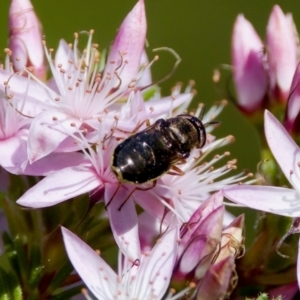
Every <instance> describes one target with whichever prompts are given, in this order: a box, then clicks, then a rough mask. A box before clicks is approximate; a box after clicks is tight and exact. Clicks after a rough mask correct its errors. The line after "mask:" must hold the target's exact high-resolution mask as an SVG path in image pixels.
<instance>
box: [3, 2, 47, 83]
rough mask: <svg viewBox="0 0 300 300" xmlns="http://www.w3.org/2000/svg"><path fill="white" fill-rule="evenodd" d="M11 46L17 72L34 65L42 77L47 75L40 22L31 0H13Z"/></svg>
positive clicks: (36, 71) (10, 18) (10, 16)
mask: <svg viewBox="0 0 300 300" xmlns="http://www.w3.org/2000/svg"><path fill="white" fill-rule="evenodd" d="M9 47H10V49H11V51H12V63H13V68H14V70H15V71H16V72H18V71H21V70H24V68H26V67H33V68H34V70H33V73H34V74H35V75H36V76H37V77H38V78H40V79H43V78H44V77H45V75H46V67H45V65H44V49H43V44H42V33H41V25H40V22H39V20H38V18H37V16H36V14H35V12H34V9H33V6H32V4H31V2H30V1H29V0H12V1H11V5H10V10H9Z"/></svg>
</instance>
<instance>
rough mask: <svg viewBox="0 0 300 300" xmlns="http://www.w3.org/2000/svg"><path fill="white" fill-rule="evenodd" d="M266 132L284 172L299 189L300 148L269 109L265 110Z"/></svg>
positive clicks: (270, 145) (271, 147)
mask: <svg viewBox="0 0 300 300" xmlns="http://www.w3.org/2000/svg"><path fill="white" fill-rule="evenodd" d="M265 134H266V139H267V141H268V144H269V147H270V149H271V151H272V153H273V155H274V157H275V159H276V161H277V162H278V164H279V166H280V168H281V170H282V172H283V173H284V175H285V176H286V178H287V179H288V180H289V181H290V183H291V185H292V186H293V187H294V188H295V189H297V188H298V189H299V187H300V177H299V176H297V175H298V174H297V173H298V170H299V167H298V165H297V163H298V162H299V161H300V149H299V147H298V146H297V144H296V143H295V142H294V140H293V139H292V138H291V136H290V135H289V134H288V132H287V131H286V130H285V129H284V127H283V126H282V125H281V124H280V122H279V121H278V120H277V119H276V118H275V117H274V116H273V115H272V114H271V113H270V112H269V111H267V110H266V111H265ZM291 173H293V174H291Z"/></svg>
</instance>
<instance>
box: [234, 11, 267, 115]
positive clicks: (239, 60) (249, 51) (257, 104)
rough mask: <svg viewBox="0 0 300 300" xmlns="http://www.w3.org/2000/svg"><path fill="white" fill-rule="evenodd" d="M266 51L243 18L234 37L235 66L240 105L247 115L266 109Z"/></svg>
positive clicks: (239, 17) (236, 23) (236, 22)
mask: <svg viewBox="0 0 300 300" xmlns="http://www.w3.org/2000/svg"><path fill="white" fill-rule="evenodd" d="M263 47H264V46H263V43H262V41H261V39H260V37H259V36H258V34H257V33H256V31H255V29H254V28H253V26H252V24H251V23H250V22H249V21H247V20H246V19H245V17H244V16H243V15H239V16H238V17H237V19H236V21H235V23H234V28H233V34H232V45H231V48H232V66H233V78H234V83H235V87H236V92H237V104H238V106H239V107H240V108H241V109H243V110H245V111H247V112H254V111H256V110H257V109H258V108H261V107H262V106H263V101H264V97H265V96H266V93H267V89H268V76H267V72H266V70H265V66H264V61H263V59H264V56H263V52H262V51H263Z"/></svg>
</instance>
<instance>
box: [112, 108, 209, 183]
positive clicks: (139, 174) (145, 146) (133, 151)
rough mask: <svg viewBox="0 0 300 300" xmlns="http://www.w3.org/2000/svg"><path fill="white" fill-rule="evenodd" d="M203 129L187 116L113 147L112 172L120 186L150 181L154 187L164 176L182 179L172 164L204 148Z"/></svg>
mask: <svg viewBox="0 0 300 300" xmlns="http://www.w3.org/2000/svg"><path fill="white" fill-rule="evenodd" d="M212 123H213V122H210V123H209V124H212ZM205 125H207V124H205ZM205 125H204V124H203V123H202V121H201V120H200V119H199V118H197V117H195V116H191V115H188V114H182V115H178V116H177V117H175V118H170V119H166V120H165V119H159V120H157V121H156V122H155V123H154V124H153V125H151V126H149V127H148V128H146V129H145V130H143V131H141V132H139V133H136V134H134V135H132V136H130V137H129V138H127V139H126V140H124V141H123V142H122V143H120V144H119V145H118V146H117V147H116V149H115V151H114V154H113V157H112V162H111V169H112V171H113V172H114V173H115V174H116V176H117V177H118V179H119V181H120V182H128V183H145V182H151V181H152V182H154V185H155V183H156V179H158V178H159V177H160V176H162V175H163V174H165V173H169V174H176V175H184V172H183V171H181V170H180V169H179V168H177V167H176V166H175V164H176V163H180V162H182V163H184V162H185V159H186V158H188V157H189V155H190V152H191V150H193V149H194V148H202V147H203V146H204V145H205V143H206V129H205ZM154 185H153V186H154Z"/></svg>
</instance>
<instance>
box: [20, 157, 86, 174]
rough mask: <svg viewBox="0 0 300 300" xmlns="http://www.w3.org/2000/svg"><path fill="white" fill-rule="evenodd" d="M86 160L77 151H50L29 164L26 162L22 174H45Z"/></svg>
mask: <svg viewBox="0 0 300 300" xmlns="http://www.w3.org/2000/svg"><path fill="white" fill-rule="evenodd" d="M86 162H87V160H86V158H85V157H84V155H83V154H82V153H79V152H72V153H51V154H49V155H48V156H46V157H43V158H41V159H40V160H38V161H36V162H34V163H33V164H31V165H30V164H27V165H26V167H25V168H24V170H23V174H24V175H32V176H46V175H48V174H50V173H53V172H55V171H59V170H62V169H65V168H67V167H76V166H79V165H81V164H83V163H86Z"/></svg>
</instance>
